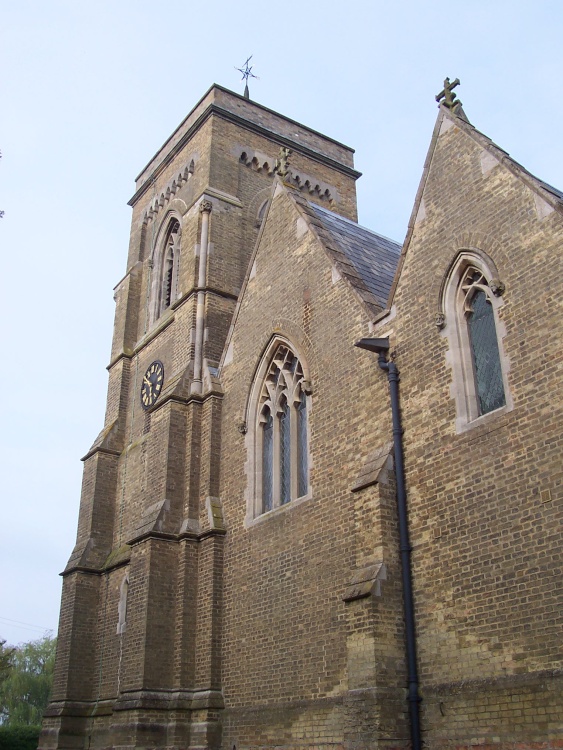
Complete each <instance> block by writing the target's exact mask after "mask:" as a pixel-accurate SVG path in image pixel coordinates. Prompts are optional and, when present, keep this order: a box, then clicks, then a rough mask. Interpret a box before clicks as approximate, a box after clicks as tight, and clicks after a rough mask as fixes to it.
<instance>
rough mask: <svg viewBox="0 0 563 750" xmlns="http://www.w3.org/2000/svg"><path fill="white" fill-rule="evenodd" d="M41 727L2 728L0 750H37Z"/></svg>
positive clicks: (0, 730)
mask: <svg viewBox="0 0 563 750" xmlns="http://www.w3.org/2000/svg"><path fill="white" fill-rule="evenodd" d="M40 731H41V727H36V726H27V727H3V726H0V750H36V748H37V743H38V742H39V732H40Z"/></svg>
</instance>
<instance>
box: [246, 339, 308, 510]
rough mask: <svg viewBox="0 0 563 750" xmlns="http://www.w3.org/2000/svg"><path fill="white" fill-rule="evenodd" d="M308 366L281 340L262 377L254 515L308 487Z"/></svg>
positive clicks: (305, 493) (295, 496) (284, 502)
mask: <svg viewBox="0 0 563 750" xmlns="http://www.w3.org/2000/svg"><path fill="white" fill-rule="evenodd" d="M308 392H310V389H309V386H308V382H307V381H306V380H305V376H304V372H303V366H302V364H301V362H300V361H299V358H298V357H297V355H296V354H295V352H293V351H292V349H291V348H290V347H289V346H287V345H285V344H279V345H278V346H277V348H276V349H275V352H274V354H273V356H272V358H271V360H270V364H269V366H268V368H267V371H266V374H265V377H264V379H263V382H262V385H261V388H260V393H259V398H258V405H257V407H258V408H257V422H256V433H255V447H256V458H257V461H256V466H257V467H259V471H260V477H259V481H257V482H256V494H257V502H256V508H255V515H260V514H263V513H267V512H269V511H271V510H274V509H275V508H278V507H280V506H282V505H286V504H287V503H290V502H292V501H293V500H297V499H298V498H301V497H305V496H306V495H307V494H308V492H309V446H308V434H309V431H308V416H307V414H308V412H307V407H308V404H307V399H308V395H307V394H308Z"/></svg>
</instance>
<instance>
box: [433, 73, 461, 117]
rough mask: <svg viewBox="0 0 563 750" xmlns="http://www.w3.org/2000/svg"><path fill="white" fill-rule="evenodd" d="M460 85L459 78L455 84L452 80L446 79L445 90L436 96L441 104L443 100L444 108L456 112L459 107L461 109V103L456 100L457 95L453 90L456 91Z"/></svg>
mask: <svg viewBox="0 0 563 750" xmlns="http://www.w3.org/2000/svg"><path fill="white" fill-rule="evenodd" d="M459 83H460V81H459V78H456V79H455V81H453V83H450V79H449V78H446V80H445V81H444V88H443V89H442V91H440V93H439V94H436V101H437V102H439V101H441V100H442V99H443V100H444V102H443V104H444V106H446V107H447V108H448V109H451V110H452V111H454V112H455V110H456V109H457V108H458V107H461V102H460V101H459V99H456V95H455V94H454V92H453V89H455V87H456V86H459Z"/></svg>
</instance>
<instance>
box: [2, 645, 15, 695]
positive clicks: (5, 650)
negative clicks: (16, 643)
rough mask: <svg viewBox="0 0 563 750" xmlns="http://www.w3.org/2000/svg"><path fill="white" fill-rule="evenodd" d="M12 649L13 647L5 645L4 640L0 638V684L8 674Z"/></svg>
mask: <svg viewBox="0 0 563 750" xmlns="http://www.w3.org/2000/svg"><path fill="white" fill-rule="evenodd" d="M14 651H15V649H14V648H12V647H11V646H6V641H4V640H3V639H2V638H0V684H2V682H4V680H5V679H6V678H7V677H8V676H9V674H10V670H11V668H12V656H13V655H14Z"/></svg>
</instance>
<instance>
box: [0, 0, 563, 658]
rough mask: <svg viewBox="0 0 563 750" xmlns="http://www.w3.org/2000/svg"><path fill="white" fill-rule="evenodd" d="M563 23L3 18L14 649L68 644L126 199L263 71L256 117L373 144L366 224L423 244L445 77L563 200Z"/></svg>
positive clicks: (6, 459) (4, 616)
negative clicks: (48, 634) (195, 121)
mask: <svg viewBox="0 0 563 750" xmlns="http://www.w3.org/2000/svg"><path fill="white" fill-rule="evenodd" d="M562 18H563V3H561V0H553V1H551V2H550V1H549V0H536V1H535V2H530V1H529V0H528V1H526V2H520V3H518V2H515V1H514V0H510V1H509V0H486V1H482V0H464V1H463V2H460V1H457V0H448V2H445V1H443V0H436V1H433V0H428V1H427V2H425V3H422V2H420V1H419V2H417V1H416V0H404V1H403V2H401V3H390V2H389V0H385V1H383V0H348V1H347V2H335V1H334V0H322V1H321V0H308V2H307V0H305V1H303V0H299V2H297V1H295V0H286V1H285V2H283V3H281V2H278V3H272V2H268V1H267V0H262V2H257V1H256V0H246V2H241V3H234V2H227V0H216V2H211V1H209V2H202V1H201V0H198V2H193V1H192V0H168V2H167V3H163V4H160V6H159V4H158V3H154V2H148V1H147V0H135V1H133V0H112V1H111V2H110V1H108V0H97V2H95V3H81V2H76V0H50V2H45V1H44V0H43V2H41V1H40V0H17V2H16V0H12V2H11V3H5V4H4V7H3V9H2V16H1V29H0V64H1V67H0V69H1V71H2V73H1V75H0V93H1V102H2V115H1V118H0V149H1V150H2V155H3V158H2V160H1V161H0V209H3V210H4V211H5V215H4V218H3V219H1V220H0V250H1V257H2V259H3V262H4V264H5V265H4V269H3V272H2V274H1V279H0V283H1V289H0V300H1V305H2V316H3V318H4V321H5V324H4V336H3V340H4V353H3V356H4V363H3V366H2V368H1V371H2V373H3V388H2V396H3V399H2V401H3V403H2V430H1V438H0V439H1V441H2V444H1V450H0V462H1V467H0V468H1V476H2V499H1V505H0V507H1V519H2V523H1V526H0V570H1V578H0V580H1V582H2V583H1V598H0V638H5V639H7V640H8V642H9V643H13V644H15V643H18V642H21V641H27V640H30V639H32V638H36V637H40V636H41V635H42V634H43V633H44V632H45V631H46V630H52V631H54V632H56V629H57V622H58V611H59V604H60V589H61V579H60V578H59V576H58V573H59V572H60V571H61V570H62V569H63V568H64V566H65V564H66V561H67V559H68V556H69V554H70V552H71V550H72V547H73V545H74V540H75V535H76V522H77V515H78V506H79V497H80V484H81V475H82V464H81V463H80V460H79V459H80V457H81V456H83V455H84V454H85V453H86V452H87V450H88V448H89V447H90V445H91V444H92V442H93V440H94V438H95V437H96V435H97V434H98V432H99V431H100V429H101V428H102V426H103V417H104V409H105V397H106V386H107V372H106V369H105V367H106V365H107V364H108V361H109V352H110V343H111V332H112V326H113V309H114V303H113V292H112V289H113V287H114V285H115V284H116V283H117V282H118V281H119V279H120V278H121V277H122V276H123V274H124V272H125V262H126V254H127V247H128V234H129V222H130V208H129V207H128V206H127V201H128V199H129V198H130V197H131V195H132V194H133V192H134V182H133V180H134V178H135V176H136V175H137V174H138V172H139V171H140V170H141V168H142V167H143V166H144V165H145V164H146V162H147V161H148V160H149V159H150V157H151V156H152V155H153V154H154V152H155V151H156V150H157V149H158V147H159V146H160V145H161V144H162V142H163V141H164V140H165V139H166V138H167V137H168V135H169V134H170V133H171V132H172V131H173V130H174V128H175V127H176V126H177V125H178V124H179V123H180V121H181V120H182V119H183V118H184V117H185V115H186V114H187V113H188V112H189V110H190V109H191V108H192V107H193V105H194V104H195V103H196V102H197V101H198V99H199V98H200V97H201V96H202V95H203V94H204V92H205V91H206V90H207V89H208V88H209V86H211V84H212V83H218V84H220V85H222V86H225V87H226V88H229V89H232V90H234V91H237V92H239V93H242V91H243V84H242V83H241V81H240V74H239V73H238V72H237V71H236V70H235V67H240V66H241V65H242V64H243V63H244V61H245V59H246V58H247V57H248V56H249V55H253V58H252V60H251V63H252V64H253V65H254V68H253V72H254V73H256V75H257V76H259V80H252V81H251V88H250V95H251V98H252V99H254V100H255V101H257V102H259V103H261V104H263V105H265V106H267V107H269V108H271V109H273V110H276V111H278V112H280V113H282V114H285V115H287V116H288V117H291V118H292V119H295V120H297V121H299V122H301V123H303V124H305V125H308V126H309V127H312V128H314V129H316V130H319V131H321V132H323V133H325V134H326V135H329V136H331V137H333V138H335V139H337V140H340V141H342V142H344V143H346V144H347V145H350V146H352V147H354V148H355V149H356V157H355V158H356V168H357V169H359V170H360V171H361V172H363V174H364V176H363V177H362V178H360V180H359V182H358V202H359V219H360V223H361V224H363V225H364V226H367V227H369V228H370V229H373V230H375V231H377V232H380V233H381V234H384V235H386V236H389V237H391V238H393V239H395V240H397V241H399V242H402V240H403V239H404V236H405V233H406V228H407V222H408V219H409V216H410V212H411V209H412V204H413V200H414V196H415V193H416V189H417V186H418V181H419V179H420V176H421V172H422V167H423V164H424V159H425V155H426V151H427V148H428V144H429V141H430V137H431V134H432V128H433V125H434V121H435V118H436V114H437V105H436V102H435V101H434V96H435V94H436V93H438V92H439V91H440V90H441V88H442V85H443V80H444V78H445V77H446V76H449V77H450V78H451V79H452V80H453V79H454V78H456V77H458V78H460V79H461V86H459V87H458V88H457V89H456V92H457V93H458V96H459V98H460V99H461V101H462V102H463V105H464V109H465V112H466V114H467V116H468V118H469V120H470V121H471V122H472V123H473V124H474V125H475V126H476V127H477V128H478V129H479V130H481V131H482V132H484V133H485V134H486V135H488V136H489V137H491V138H492V139H493V140H494V141H495V142H496V143H497V144H498V145H499V146H501V147H502V148H504V149H505V150H506V151H509V152H510V154H511V155H512V156H513V157H514V158H515V159H517V160H518V161H519V162H520V163H522V164H523V165H524V166H525V167H526V168H527V169H529V170H530V171H531V172H533V173H534V174H536V175H537V176H538V177H541V178H542V179H544V180H546V181H547V182H550V183H551V184H553V185H555V186H556V187H559V188H563V139H562V138H561V122H562V121H563V97H562V95H561V79H562V65H563V45H562V44H561V39H562V36H563V34H562V32H563V29H562ZM420 283H421V284H424V283H425V282H424V279H421V280H420ZM539 283H541V279H540V281H539ZM529 355H530V357H531V362H530V364H531V366H532V365H533V362H532V360H533V353H529Z"/></svg>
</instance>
